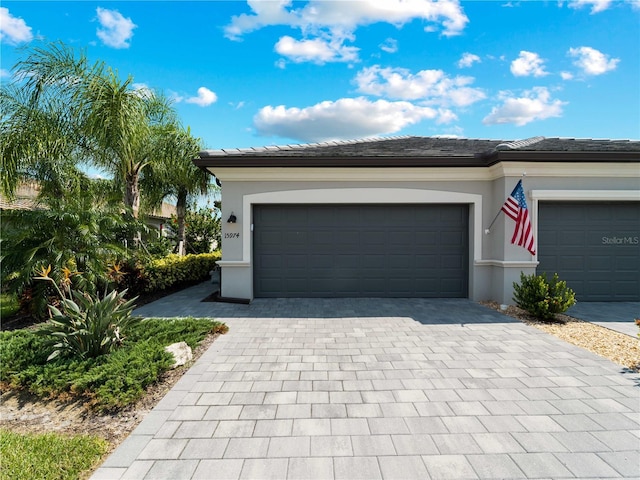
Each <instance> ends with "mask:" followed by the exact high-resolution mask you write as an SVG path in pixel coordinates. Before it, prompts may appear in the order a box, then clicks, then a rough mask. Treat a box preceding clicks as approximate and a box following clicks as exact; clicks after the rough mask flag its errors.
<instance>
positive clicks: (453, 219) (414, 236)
mask: <svg viewBox="0 0 640 480" xmlns="http://www.w3.org/2000/svg"><path fill="white" fill-rule="evenodd" d="M468 217H469V214H468V206H467V205H459V204H454V205H392V206H389V205H256V206H255V207H254V219H253V220H254V256H253V258H254V295H255V296H256V297H399V298H402V297H467V291H468V277H469V272H468V263H469V260H468V251H469V240H468V238H469V234H468Z"/></svg>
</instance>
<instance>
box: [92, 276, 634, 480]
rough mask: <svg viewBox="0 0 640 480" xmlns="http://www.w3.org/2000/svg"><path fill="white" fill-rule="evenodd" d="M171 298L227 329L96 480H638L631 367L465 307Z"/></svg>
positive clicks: (167, 312) (147, 311)
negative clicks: (246, 302) (235, 302)
mask: <svg viewBox="0 0 640 480" xmlns="http://www.w3.org/2000/svg"><path fill="white" fill-rule="evenodd" d="M200 288H204V287H200ZM192 292H196V290H194V291H192ZM198 292H199V291H198ZM183 295H184V294H183ZM204 296H206V294H205V295H202V296H201V297H198V298H203V297H204ZM170 298H171V297H167V299H165V300H167V303H166V304H160V303H159V302H154V303H155V305H154V304H150V305H147V306H145V307H142V308H141V309H139V311H138V313H141V314H143V315H146V316H153V315H157V316H173V315H183V314H187V315H197V316H212V317H215V318H216V319H218V320H221V321H224V322H225V323H227V325H228V326H229V328H230V330H229V333H228V334H226V335H223V336H221V337H219V338H218V339H217V340H216V341H215V342H214V343H213V345H212V346H211V347H210V348H209V349H208V350H207V352H205V353H204V355H202V357H200V359H199V360H198V361H197V362H196V363H195V365H194V366H193V367H192V368H191V369H189V370H188V372H187V373H186V374H185V375H184V376H183V377H182V378H181V379H180V380H179V381H178V383H177V384H176V385H175V386H174V387H173V388H172V389H171V391H170V392H169V393H168V394H167V395H166V396H165V397H164V398H163V399H162V400H161V401H160V403H159V404H158V405H157V406H156V407H155V408H154V409H153V410H152V411H151V412H150V413H149V414H148V416H147V417H146V418H145V419H144V420H143V422H142V423H141V424H140V425H139V426H138V427H137V428H136V429H135V431H134V432H133V433H132V434H131V435H130V436H129V437H128V438H127V439H126V440H125V441H124V442H123V443H122V444H121V445H120V446H119V447H118V448H117V449H116V450H115V451H114V452H113V453H112V454H111V456H109V457H108V458H107V460H106V461H105V462H104V464H103V465H102V466H101V467H100V468H99V469H98V470H97V471H96V472H95V473H94V475H93V477H92V478H93V479H95V480H98V479H105V478H108V479H128V478H135V479H157V480H160V479H171V480H178V479H212V480H214V479H278V480H280V479H345V480H346V479H349V480H352V479H358V478H362V479H413V478H415V479H429V478H433V479H465V478H468V479H489V478H510V479H518V478H523V479H534V478H554V479H555V478H638V477H640V460H639V459H640V396H639V393H640V390H639V385H640V377H639V376H638V374H635V373H632V372H626V371H625V370H624V368H623V367H620V366H618V365H616V364H614V363H612V362H610V361H608V360H606V359H603V358H601V357H598V356H596V355H594V354H592V353H590V352H588V351H585V350H583V349H580V348H578V347H575V346H572V345H570V344H568V343H565V342H563V341H561V340H559V339H557V338H555V337H553V336H550V335H548V334H546V333H543V332H541V331H539V330H536V329H535V328H532V327H528V326H526V325H524V324H522V323H521V322H519V321H515V320H512V319H510V318H509V317H506V316H504V315H501V314H500V313H497V312H494V311H492V310H490V309H487V308H484V307H482V306H480V305H478V304H475V303H474V302H471V301H469V300H451V299H447V300H438V299H435V300H426V299H411V300H406V299H397V300H393V299H335V300H327V299H315V300H311V299H297V300H291V299H289V300H279V299H274V300H256V301H254V302H253V303H252V304H251V305H230V304H220V303H207V302H202V303H201V302H198V301H195V302H194V300H193V299H192V300H191V302H190V303H191V307H188V306H187V305H186V303H185V302H186V300H176V298H177V297H174V299H173V302H172V301H171V300H170ZM172 305H173V306H172ZM190 309H191V310H190ZM178 310H180V312H178ZM189 310H190V311H191V313H189ZM197 312H200V313H197ZM204 312H206V313H204Z"/></svg>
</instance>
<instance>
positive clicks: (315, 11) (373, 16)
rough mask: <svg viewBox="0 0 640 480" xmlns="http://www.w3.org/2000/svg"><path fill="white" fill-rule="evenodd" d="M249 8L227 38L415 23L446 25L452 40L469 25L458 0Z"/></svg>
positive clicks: (257, 4) (257, 0)
mask: <svg viewBox="0 0 640 480" xmlns="http://www.w3.org/2000/svg"><path fill="white" fill-rule="evenodd" d="M247 4H248V5H249V7H250V8H251V10H252V13H251V14H248V15H247V14H242V15H238V16H234V17H232V19H231V23H230V24H229V25H228V26H227V27H226V28H225V33H226V36H227V37H229V38H231V39H237V38H239V37H241V36H242V35H243V34H244V33H247V32H251V31H254V30H258V29H260V28H263V27H267V26H272V25H289V26H292V27H296V28H300V29H301V30H303V31H314V30H319V29H329V30H332V31H334V32H335V31H339V32H353V31H354V30H355V29H356V28H357V27H358V26H361V25H370V24H373V23H378V22H386V23H391V24H393V25H397V26H401V25H404V24H405V23H408V22H411V21H413V20H415V19H421V20H424V21H427V22H432V23H438V24H442V26H443V28H444V32H443V35H446V36H449V35H457V34H459V33H461V31H462V30H463V29H464V27H465V26H466V24H467V22H468V21H469V19H468V18H467V16H466V15H465V14H464V12H463V10H462V8H461V7H460V4H459V3H458V1H457V0H410V1H406V0H386V1H380V0H359V1H352V2H339V1H329V2H328V1H323V0H310V1H309V2H308V3H307V4H306V5H305V6H304V7H302V8H293V7H292V5H293V2H292V1H291V0H277V1H268V2H266V1H261V0H248V1H247Z"/></svg>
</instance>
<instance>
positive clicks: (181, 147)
mask: <svg viewBox="0 0 640 480" xmlns="http://www.w3.org/2000/svg"><path fill="white" fill-rule="evenodd" d="M155 132H156V135H155V137H154V139H155V142H154V149H155V150H156V153H157V155H158V157H159V158H160V159H162V160H160V161H157V162H155V163H154V164H153V165H152V167H151V168H150V169H149V170H148V171H147V173H146V174H145V176H144V179H143V186H144V187H145V194H146V195H145V198H147V199H148V200H149V206H150V207H157V206H159V205H160V204H161V203H162V200H164V199H165V198H166V197H168V196H171V197H174V198H175V199H176V218H177V221H178V245H185V216H186V212H187V205H188V203H189V201H190V200H192V199H193V198H194V197H195V196H197V195H204V194H207V193H209V192H211V191H212V190H213V189H215V188H216V187H215V185H214V184H213V183H212V182H211V180H212V177H211V175H209V173H207V172H206V171H204V170H201V169H199V168H198V167H196V166H195V165H194V163H193V159H194V158H195V157H196V155H197V154H198V152H199V151H200V150H202V143H201V141H200V139H199V138H194V137H193V136H192V135H191V130H190V129H189V128H188V127H187V129H183V128H181V127H180V126H179V125H177V124H173V125H169V126H164V127H158V128H156V129H155ZM180 242H182V243H180ZM181 253H182V252H181Z"/></svg>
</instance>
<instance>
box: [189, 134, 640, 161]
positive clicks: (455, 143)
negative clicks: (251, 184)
mask: <svg viewBox="0 0 640 480" xmlns="http://www.w3.org/2000/svg"><path fill="white" fill-rule="evenodd" d="M500 150H518V151H554V152H562V151H564V152H567V151H575V152H584V151H589V152H596V151H597V152H613V151H625V152H640V141H632V140H593V139H576V138H545V137H533V138H529V139H524V140H515V141H514V140H480V139H468V138H448V137H412V136H404V137H384V138H368V139H361V140H353V141H335V142H325V143H312V144H301V145H280V146H275V145H274V146H266V147H253V148H238V149H222V150H204V151H202V152H200V154H199V155H200V158H205V157H220V156H229V155H232V156H243V157H271V156H277V157H289V156H296V157H299V156H305V157H309V156H326V157H336V156H340V157H344V156H364V157H370V156H389V157H405V156H410V157H432V156H436V157H439V156H449V157H455V156H466V157H469V156H471V157H473V156H478V155H486V154H490V153H492V152H495V151H500Z"/></svg>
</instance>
